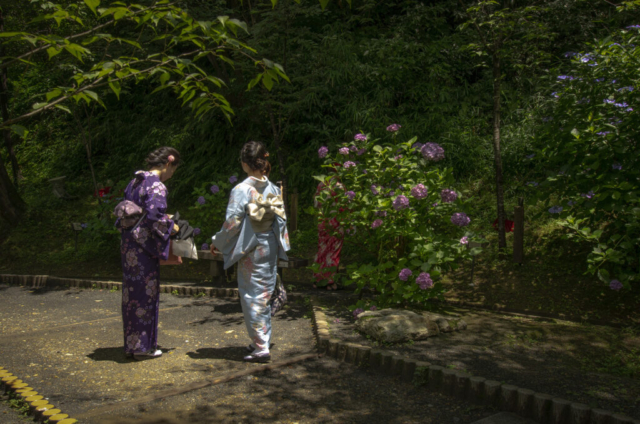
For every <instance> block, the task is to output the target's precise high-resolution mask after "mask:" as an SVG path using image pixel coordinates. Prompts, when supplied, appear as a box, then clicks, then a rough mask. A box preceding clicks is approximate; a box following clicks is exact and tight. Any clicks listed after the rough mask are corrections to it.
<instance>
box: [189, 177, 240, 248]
mask: <svg viewBox="0 0 640 424" xmlns="http://www.w3.org/2000/svg"><path fill="white" fill-rule="evenodd" d="M237 181H238V177H237V176H235V175H232V176H230V177H228V178H225V179H221V180H220V181H212V182H208V183H205V184H203V185H202V186H200V187H199V188H196V189H195V190H194V191H193V193H192V197H193V199H194V203H193V206H191V207H190V208H189V210H188V211H187V213H185V214H181V215H182V216H181V218H182V219H186V220H188V221H189V225H191V226H192V227H194V233H193V235H194V240H195V243H196V247H197V248H198V249H202V250H209V244H208V243H209V242H210V241H211V236H212V235H214V234H215V233H217V232H218V231H219V230H220V227H221V226H222V223H223V222H224V220H225V215H226V213H227V204H228V202H229V193H230V191H231V189H232V188H233V187H235V186H236V184H237Z"/></svg>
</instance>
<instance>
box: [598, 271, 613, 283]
mask: <svg viewBox="0 0 640 424" xmlns="http://www.w3.org/2000/svg"><path fill="white" fill-rule="evenodd" d="M598 278H600V281H602V282H603V283H608V282H609V280H610V276H609V271H607V270H606V269H599V270H598Z"/></svg>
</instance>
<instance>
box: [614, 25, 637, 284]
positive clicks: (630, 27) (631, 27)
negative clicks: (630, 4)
mask: <svg viewBox="0 0 640 424" xmlns="http://www.w3.org/2000/svg"><path fill="white" fill-rule="evenodd" d="M627 29H640V25H629V26H628V27H627ZM614 281H615V280H614Z"/></svg>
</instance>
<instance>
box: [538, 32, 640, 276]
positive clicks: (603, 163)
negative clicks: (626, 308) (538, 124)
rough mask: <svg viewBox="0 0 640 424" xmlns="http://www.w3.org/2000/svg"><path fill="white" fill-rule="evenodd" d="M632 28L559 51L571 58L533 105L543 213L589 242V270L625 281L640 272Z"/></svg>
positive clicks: (639, 150) (639, 52)
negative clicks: (544, 99)
mask: <svg viewBox="0 0 640 424" xmlns="http://www.w3.org/2000/svg"><path fill="white" fill-rule="evenodd" d="M639 29H640V26H638V25H634V26H633V27H629V29H628V30H624V31H622V32H621V33H618V34H613V35H612V37H607V38H606V39H603V40H598V41H596V42H595V43H594V44H593V45H592V46H591V49H590V51H589V52H587V53H575V52H568V53H567V54H566V56H567V57H571V61H570V63H568V64H567V66H566V67H565V72H564V74H563V75H559V76H557V83H556V85H557V87H556V88H555V90H556V91H554V92H553V93H552V94H551V95H550V96H549V97H550V99H551V101H550V102H549V104H548V105H546V107H543V108H541V111H540V112H541V113H543V115H542V116H541V121H542V122H543V123H544V124H543V127H542V129H541V131H540V133H539V134H538V135H537V143H536V147H537V148H538V151H539V153H540V154H539V155H538V156H536V157H535V158H534V163H535V165H537V168H539V171H540V172H543V171H544V172H545V174H541V175H540V176H541V177H543V178H545V177H546V178H545V180H546V181H545V183H544V184H541V185H540V186H538V187H537V189H536V190H537V191H539V192H540V197H541V198H542V199H544V200H546V201H547V202H548V203H549V206H552V207H551V208H550V209H549V212H551V213H557V214H559V215H560V217H561V218H563V220H564V225H566V226H567V227H568V228H570V229H572V230H573V232H572V233H570V234H569V235H570V236H571V237H578V238H579V239H582V240H585V241H588V242H589V243H591V244H593V251H592V253H591V254H590V255H589V259H588V262H589V265H590V266H589V270H590V271H591V273H592V274H596V273H597V274H598V276H599V277H600V279H601V280H603V281H604V282H606V283H609V282H610V281H614V280H618V281H620V282H622V283H623V284H624V285H626V286H627V287H629V285H630V284H631V283H634V282H637V281H638V278H639V271H640V269H639V266H640V262H639V261H640V250H638V249H639V246H640V243H639V242H640V186H639V184H640V178H639V177H640V162H639V160H640V159H639V158H640V146H639V145H638V135H639V133H638V125H639V123H640V122H639V121H638V112H637V111H636V110H635V109H637V104H638V103H637V99H638V91H637V90H638V88H639V87H640V84H639V82H640V75H638V65H639V64H640V49H639V48H636V46H635V43H637V42H638V41H640V39H639V37H638V30H639ZM531 185H537V182H532V183H531ZM615 284H616V283H615V282H614V283H613V285H614V286H615Z"/></svg>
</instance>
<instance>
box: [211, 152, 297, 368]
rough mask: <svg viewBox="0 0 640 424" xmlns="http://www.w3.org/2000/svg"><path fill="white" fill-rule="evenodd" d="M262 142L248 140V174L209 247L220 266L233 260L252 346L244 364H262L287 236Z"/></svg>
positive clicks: (242, 157) (244, 164)
mask: <svg viewBox="0 0 640 424" xmlns="http://www.w3.org/2000/svg"><path fill="white" fill-rule="evenodd" d="M268 156H269V153H268V152H267V149H266V147H265V146H264V144H262V143H260V142H257V141H250V142H248V143H246V144H245V145H244V146H243V147H242V151H241V152H240V161H241V162H242V169H243V170H244V172H246V173H247V175H248V177H247V179H245V180H244V181H242V182H241V183H239V184H238V185H237V186H235V187H234V188H233V190H232V191H231V195H230V198H229V205H228V207H227V216H226V221H225V222H224V224H223V225H222V229H221V230H220V231H219V232H218V233H217V234H216V235H215V236H213V238H212V247H211V249H212V251H213V250H214V249H217V250H219V251H221V252H222V254H223V257H224V268H225V269H227V268H229V267H230V266H232V265H233V264H235V263H236V262H237V263H238V292H239V294H240V304H241V305H242V312H243V313H244V321H245V324H246V326H247V332H248V333H249V338H250V339H251V344H250V345H249V346H247V350H248V351H249V352H250V354H249V355H248V356H245V358H244V359H245V361H248V362H267V361H269V360H270V359H271V354H270V352H269V347H270V341H271V306H270V302H269V301H270V300H271V296H272V295H273V292H274V290H275V286H276V277H277V269H278V268H277V264H278V258H282V259H284V260H286V259H287V254H286V251H288V250H289V234H288V232H287V218H286V215H285V212H284V204H283V202H282V193H281V190H280V189H279V188H278V187H277V186H276V185H275V184H273V183H272V182H270V181H269V179H268V178H267V175H269V172H270V171H271V165H270V164H269V161H268V160H267V157H268Z"/></svg>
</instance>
